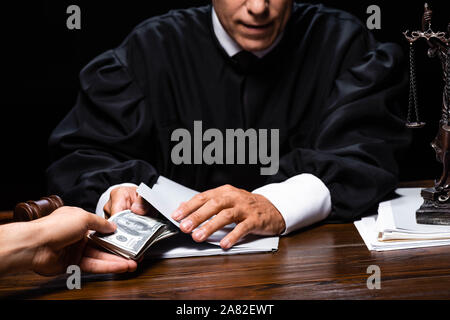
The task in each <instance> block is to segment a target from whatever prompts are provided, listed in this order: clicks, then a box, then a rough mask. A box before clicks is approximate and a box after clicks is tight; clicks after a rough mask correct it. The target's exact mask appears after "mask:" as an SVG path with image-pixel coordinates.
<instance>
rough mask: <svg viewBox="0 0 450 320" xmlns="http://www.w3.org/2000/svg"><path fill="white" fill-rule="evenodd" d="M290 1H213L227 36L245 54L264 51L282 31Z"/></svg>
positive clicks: (286, 19) (290, 8) (289, 8)
mask: <svg viewBox="0 0 450 320" xmlns="http://www.w3.org/2000/svg"><path fill="white" fill-rule="evenodd" d="M292 1H293V0H213V5H214V8H215V10H216V13H217V16H218V17H219V20H220V22H221V23H222V25H223V27H224V28H225V30H226V31H227V32H228V34H229V35H230V36H231V37H232V38H233V39H234V40H235V41H236V42H237V43H238V44H239V45H240V46H241V47H242V49H244V50H247V51H260V50H264V49H267V48H268V47H270V45H271V44H273V43H274V41H275V39H276V38H277V36H278V35H279V34H280V33H281V32H282V31H283V30H284V28H285V26H286V23H287V21H288V20H289V17H290V15H291V12H292Z"/></svg>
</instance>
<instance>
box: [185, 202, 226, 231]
mask: <svg viewBox="0 0 450 320" xmlns="http://www.w3.org/2000/svg"><path fill="white" fill-rule="evenodd" d="M229 206H230V202H229V201H228V199H227V198H226V197H215V198H212V199H209V200H208V201H207V202H206V203H205V204H204V205H203V206H201V207H200V208H198V209H197V210H195V211H194V212H192V213H191V214H190V215H188V216H187V217H186V218H184V220H183V221H182V222H181V225H180V229H181V231H183V232H185V233H188V232H191V231H192V230H194V229H195V228H196V227H198V226H199V225H201V224H202V223H203V222H205V221H206V220H208V219H209V218H211V217H212V216H214V215H216V214H218V213H219V212H220V211H222V210H223V209H225V208H228V207H229Z"/></svg>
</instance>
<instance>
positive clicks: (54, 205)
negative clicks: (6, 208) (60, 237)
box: [13, 195, 64, 222]
mask: <svg viewBox="0 0 450 320" xmlns="http://www.w3.org/2000/svg"><path fill="white" fill-rule="evenodd" d="M62 206H64V201H63V200H62V199H61V198H60V197H59V196H56V195H52V196H49V197H43V198H41V199H40V200H37V201H31V200H30V201H27V202H21V203H19V204H17V205H16V207H15V209H14V214H13V219H14V221H15V222H26V221H31V220H36V219H39V218H42V217H45V216H48V215H49V214H50V213H52V212H53V211H55V210H56V209H58V208H60V207H62Z"/></svg>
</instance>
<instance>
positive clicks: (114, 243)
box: [89, 210, 178, 260]
mask: <svg viewBox="0 0 450 320" xmlns="http://www.w3.org/2000/svg"><path fill="white" fill-rule="evenodd" d="M109 221H111V222H114V223H115V224H116V225H117V229H116V231H115V232H114V233H113V234H101V233H99V232H95V233H91V234H90V235H89V238H90V239H91V240H92V241H93V242H95V243H96V244H98V245H100V246H101V247H103V248H105V249H107V250H109V251H111V252H113V253H115V254H118V255H121V256H123V257H125V258H128V259H133V260H138V259H139V258H140V257H141V256H142V255H143V254H144V252H145V251H147V249H148V248H150V246H152V245H153V244H154V243H156V242H158V241H160V240H162V239H166V238H168V237H171V236H173V235H175V234H176V233H177V232H178V231H177V230H176V229H175V228H173V226H171V223H170V222H168V221H164V220H162V219H157V218H152V217H149V216H140V215H137V214H135V213H133V212H131V211H130V210H125V211H122V212H118V213H116V214H115V215H113V216H112V217H111V218H109Z"/></svg>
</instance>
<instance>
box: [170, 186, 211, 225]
mask: <svg viewBox="0 0 450 320" xmlns="http://www.w3.org/2000/svg"><path fill="white" fill-rule="evenodd" d="M215 193H216V191H215V190H214V189H212V190H208V191H205V192H202V193H197V194H196V195H195V196H193V197H192V199H191V200H189V201H187V202H182V203H181V204H180V205H179V206H178V208H177V209H176V210H175V212H173V213H172V215H171V216H172V219H174V220H176V221H180V220H181V219H183V218H185V217H187V216H188V215H190V214H191V213H192V212H194V211H195V210H197V209H198V208H200V207H201V206H203V205H204V204H205V203H206V202H207V201H208V200H209V199H211V198H212V197H213V196H214V195H215Z"/></svg>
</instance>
